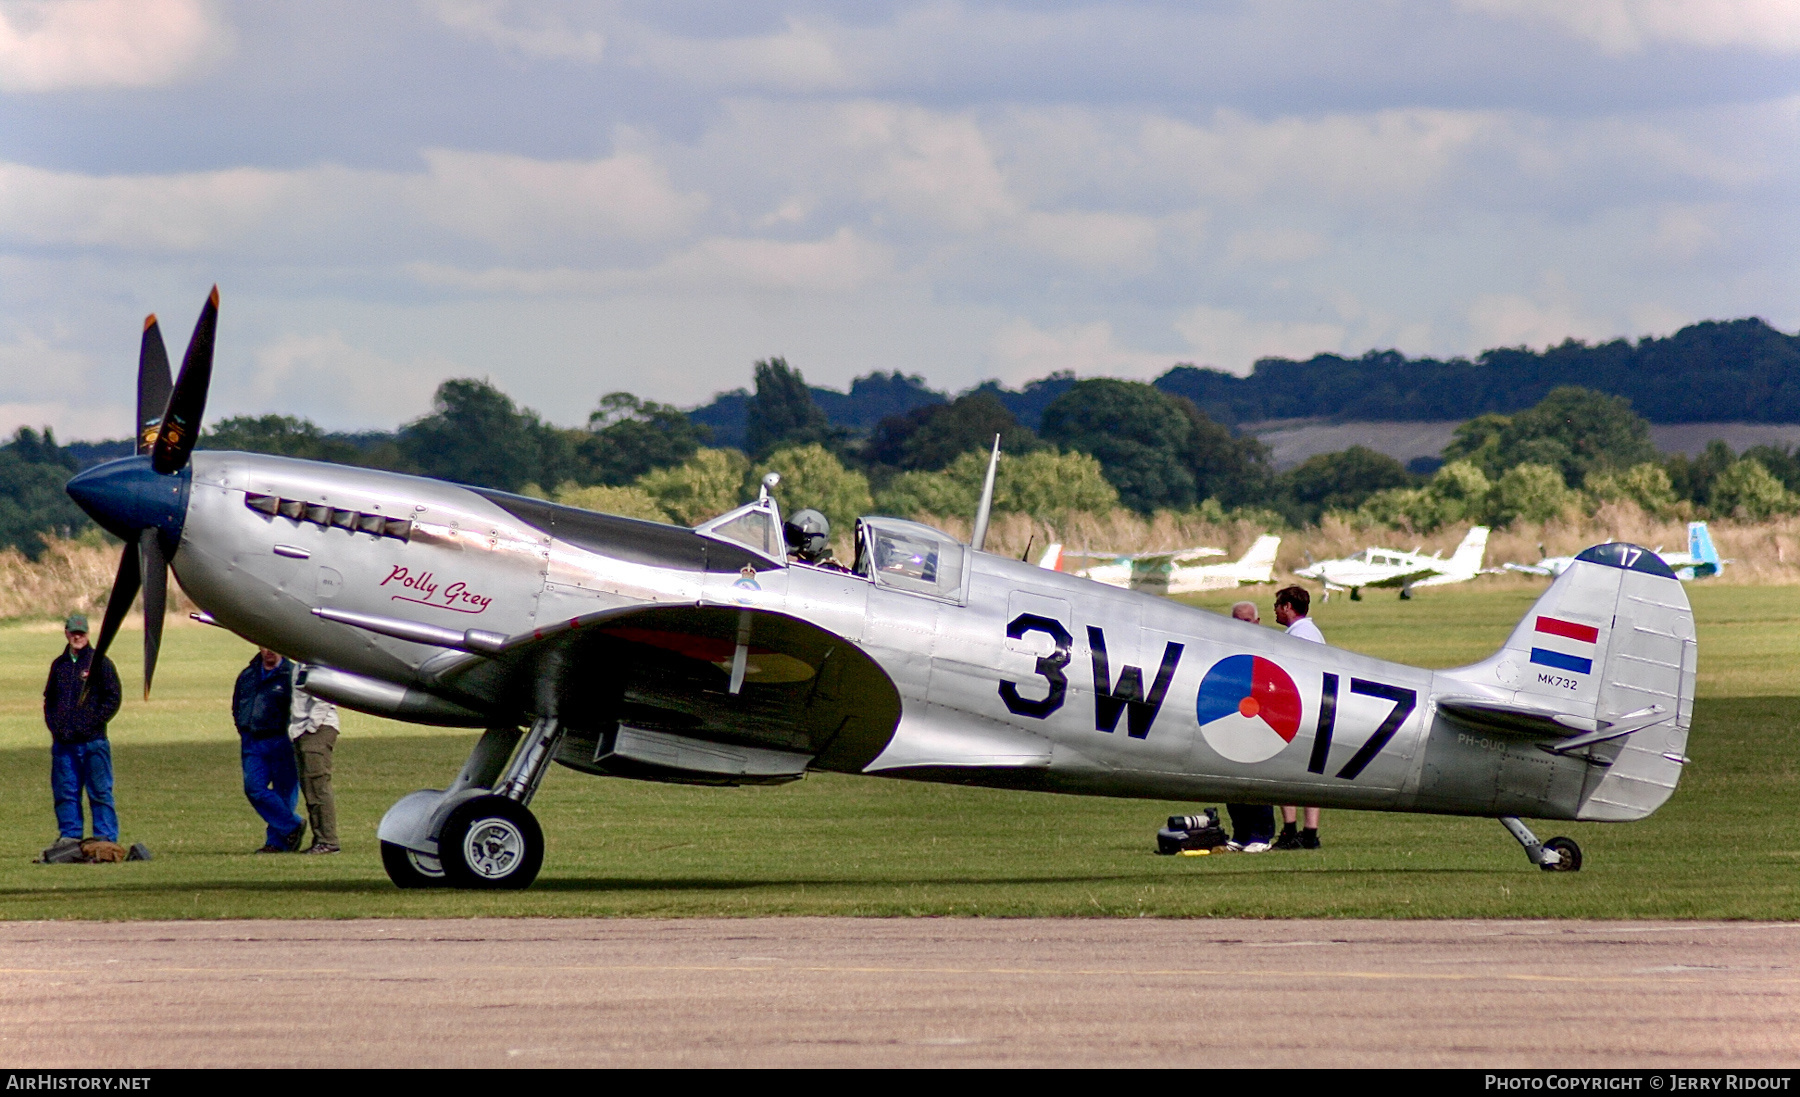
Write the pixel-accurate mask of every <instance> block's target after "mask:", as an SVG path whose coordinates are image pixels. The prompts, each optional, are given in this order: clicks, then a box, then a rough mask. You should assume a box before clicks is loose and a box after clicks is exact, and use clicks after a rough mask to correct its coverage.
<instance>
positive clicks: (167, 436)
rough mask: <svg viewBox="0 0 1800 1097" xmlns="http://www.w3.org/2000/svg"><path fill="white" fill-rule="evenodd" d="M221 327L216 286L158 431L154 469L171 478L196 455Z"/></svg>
mask: <svg viewBox="0 0 1800 1097" xmlns="http://www.w3.org/2000/svg"><path fill="white" fill-rule="evenodd" d="M218 326H219V287H218V286H214V287H213V289H212V293H211V294H210V295H208V297H207V298H206V307H204V308H202V309H201V310H200V321H199V323H197V324H195V325H194V336H193V338H192V339H189V340H188V348H187V354H186V355H185V356H183V358H182V359H181V375H180V376H179V377H177V378H176V379H175V388H174V391H173V392H171V393H170V395H169V410H168V413H167V414H165V415H164V416H163V421H162V426H161V427H160V428H158V430H157V432H156V445H155V447H154V448H153V449H152V450H151V452H150V467H151V468H153V469H155V470H156V471H157V472H160V473H163V474H164V475H167V474H169V473H171V472H179V471H181V469H182V467H183V466H185V465H186V464H187V463H188V456H189V455H190V454H192V453H193V452H194V443H195V442H196V441H198V440H199V437H200V417H201V415H203V414H205V412H206V390H207V388H209V387H210V386H211V385H212V360H213V334H214V332H216V331H217V329H218Z"/></svg>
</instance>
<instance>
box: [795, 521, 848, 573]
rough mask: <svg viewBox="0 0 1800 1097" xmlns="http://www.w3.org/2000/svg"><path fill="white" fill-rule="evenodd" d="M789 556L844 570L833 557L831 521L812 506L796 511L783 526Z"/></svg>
mask: <svg viewBox="0 0 1800 1097" xmlns="http://www.w3.org/2000/svg"><path fill="white" fill-rule="evenodd" d="M781 532H782V535H783V536H784V537H786V538H787V547H788V554H789V556H790V557H791V558H792V559H794V560H798V561H799V562H800V563H803V564H811V565H813V566H814V567H823V568H831V569H833V570H835V571H843V570H845V569H844V566H843V565H842V564H839V563H837V562H836V561H835V560H833V559H832V558H831V522H830V521H829V520H828V519H827V518H826V517H825V516H824V515H823V514H820V513H819V512H818V511H816V510H813V509H812V508H811V507H808V508H806V509H805V510H799V511H795V512H794V513H793V514H792V515H790V516H789V517H788V520H787V522H786V523H785V524H783V526H782V527H781Z"/></svg>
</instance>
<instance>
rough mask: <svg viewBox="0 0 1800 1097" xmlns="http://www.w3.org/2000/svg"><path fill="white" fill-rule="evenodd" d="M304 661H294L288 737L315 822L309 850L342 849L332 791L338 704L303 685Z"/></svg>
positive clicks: (327, 850) (308, 811)
mask: <svg viewBox="0 0 1800 1097" xmlns="http://www.w3.org/2000/svg"><path fill="white" fill-rule="evenodd" d="M300 674H301V671H300V664H298V663H295V664H294V670H293V675H294V683H293V702H292V707H291V708H289V710H288V738H289V739H291V740H293V743H294V761H295V762H296V763H298V767H299V770H300V791H301V792H302V793H304V794H305V796H306V814H307V816H308V821H309V822H311V823H312V833H313V844H312V847H311V848H310V849H307V850H304V851H303V852H305V853H336V852H338V832H337V800H336V798H335V797H333V796H332V794H331V752H332V749H333V748H334V747H336V746H337V738H338V713H337V706H336V705H334V704H332V703H331V702H330V701H321V700H319V699H318V698H317V697H314V696H313V695H312V694H310V693H308V692H306V691H305V690H304V689H301V688H300Z"/></svg>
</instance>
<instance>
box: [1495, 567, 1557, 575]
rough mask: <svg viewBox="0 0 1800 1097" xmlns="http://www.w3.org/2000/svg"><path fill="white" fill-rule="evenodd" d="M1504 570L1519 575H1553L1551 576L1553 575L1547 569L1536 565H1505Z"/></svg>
mask: <svg viewBox="0 0 1800 1097" xmlns="http://www.w3.org/2000/svg"><path fill="white" fill-rule="evenodd" d="M1505 568H1506V570H1507V571H1516V572H1518V573H1519V574H1521V575H1553V574H1555V573H1554V572H1552V571H1551V570H1550V569H1549V568H1547V567H1543V566H1541V565H1538V564H1507V565H1505Z"/></svg>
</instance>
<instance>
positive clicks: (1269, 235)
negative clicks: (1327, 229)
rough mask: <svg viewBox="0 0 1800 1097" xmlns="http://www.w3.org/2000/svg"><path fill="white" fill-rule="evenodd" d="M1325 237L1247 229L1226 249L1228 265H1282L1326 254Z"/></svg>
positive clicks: (1284, 230) (1286, 231)
mask: <svg viewBox="0 0 1800 1097" xmlns="http://www.w3.org/2000/svg"><path fill="white" fill-rule="evenodd" d="M1325 248H1326V243H1325V238H1324V237H1322V236H1320V235H1319V234H1318V233H1316V232H1305V231H1303V230H1300V229H1246V230H1244V231H1243V232H1236V233H1233V234H1232V236H1231V243H1230V244H1229V245H1227V247H1226V249H1225V261H1226V262H1227V263H1233V264H1236V263H1256V264H1260V265H1264V266H1282V265H1285V264H1288V263H1299V262H1303V261H1305V260H1307V259H1311V258H1313V257H1314V256H1316V255H1321V254H1323V253H1324V252H1325Z"/></svg>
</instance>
